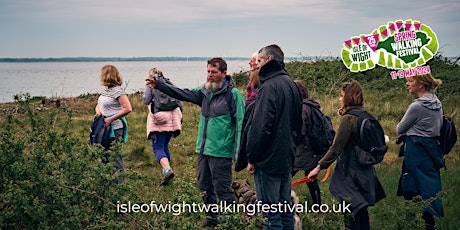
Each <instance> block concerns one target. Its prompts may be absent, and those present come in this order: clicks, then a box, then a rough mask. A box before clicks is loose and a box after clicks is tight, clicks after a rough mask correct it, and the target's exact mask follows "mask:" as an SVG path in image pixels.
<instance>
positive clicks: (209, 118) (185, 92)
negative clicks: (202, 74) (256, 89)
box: [155, 76, 245, 159]
mask: <svg viewBox="0 0 460 230" xmlns="http://www.w3.org/2000/svg"><path fill="white" fill-rule="evenodd" d="M234 84H235V83H234V82H233V80H232V78H231V77H230V76H226V77H225V80H224V83H223V86H222V88H221V89H219V90H218V91H217V92H215V93H212V92H209V91H207V90H206V89H205V88H204V87H202V88H195V89H180V88H177V87H175V86H172V85H168V84H165V82H162V81H158V82H157V84H156V87H155V88H156V89H159V90H161V91H162V92H164V93H166V94H168V95H169V96H172V97H174V98H177V99H179V100H181V101H188V102H191V103H194V104H196V105H198V106H200V107H201V114H200V123H199V124H198V137H197V140H196V152H197V153H199V154H204V155H207V156H213V157H223V158H234V159H235V158H236V153H238V150H239V146H240V137H241V127H242V124H243V117H244V108H245V105H244V99H243V95H242V94H241V92H240V91H239V90H238V89H237V88H235V87H234ZM230 89H231V93H232V96H233V97H232V99H233V100H231V104H228V103H227V99H226V93H227V90H230ZM230 107H233V109H231V108H230ZM231 111H234V113H235V115H234V118H235V119H234V120H235V122H233V121H232V115H231V114H230V112H231Z"/></svg>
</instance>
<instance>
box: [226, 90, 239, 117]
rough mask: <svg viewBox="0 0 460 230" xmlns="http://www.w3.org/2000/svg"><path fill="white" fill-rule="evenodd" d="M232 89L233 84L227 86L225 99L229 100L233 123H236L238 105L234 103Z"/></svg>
mask: <svg viewBox="0 0 460 230" xmlns="http://www.w3.org/2000/svg"><path fill="white" fill-rule="evenodd" d="M232 90H233V87H232V86H229V87H228V88H227V92H225V101H226V102H227V105H228V107H229V108H230V117H231V119H232V123H233V124H236V105H235V103H234V101H235V99H234V98H233V93H232ZM236 125H237V124H236Z"/></svg>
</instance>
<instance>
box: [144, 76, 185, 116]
mask: <svg viewBox="0 0 460 230" xmlns="http://www.w3.org/2000/svg"><path fill="white" fill-rule="evenodd" d="M159 77H162V78H163V79H164V80H165V82H166V84H170V85H174V84H173V83H172V82H171V81H170V80H169V79H168V78H165V77H163V76H159ZM177 107H182V102H181V101H180V100H177V99H176V98H174V97H171V96H169V95H167V94H165V93H163V92H161V91H160V90H158V89H153V98H152V105H151V106H150V110H151V112H152V113H157V112H160V111H171V110H173V109H175V108H177Z"/></svg>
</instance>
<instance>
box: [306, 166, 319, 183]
mask: <svg viewBox="0 0 460 230" xmlns="http://www.w3.org/2000/svg"><path fill="white" fill-rule="evenodd" d="M319 171H321V169H320V168H318V167H316V168H314V169H313V170H311V171H310V173H308V176H307V177H308V178H310V179H312V180H316V179H317V177H318V173H319Z"/></svg>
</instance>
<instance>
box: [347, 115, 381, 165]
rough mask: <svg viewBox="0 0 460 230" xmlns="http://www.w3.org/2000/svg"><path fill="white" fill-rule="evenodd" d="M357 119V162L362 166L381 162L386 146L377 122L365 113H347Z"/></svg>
mask: <svg viewBox="0 0 460 230" xmlns="http://www.w3.org/2000/svg"><path fill="white" fill-rule="evenodd" d="M345 114H351V115H354V116H357V117H358V127H359V144H358V145H357V146H355V152H356V155H357V157H358V162H359V163H360V164H362V165H374V164H378V163H380V162H382V160H383V158H384V156H385V153H386V152H387V150H388V146H387V145H386V143H385V134H384V131H383V128H382V126H381V125H380V123H379V121H378V120H377V119H375V117H374V116H372V114H370V113H369V112H367V111H356V110H351V111H347V112H346V113H345Z"/></svg>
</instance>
